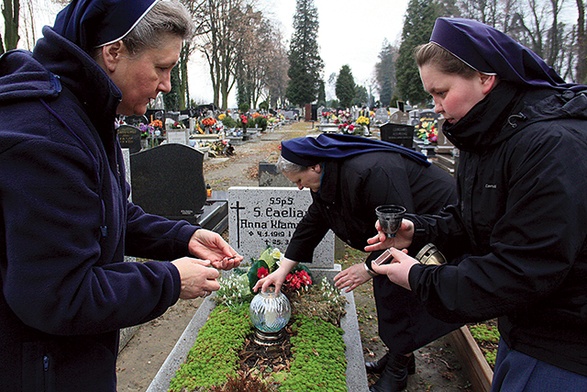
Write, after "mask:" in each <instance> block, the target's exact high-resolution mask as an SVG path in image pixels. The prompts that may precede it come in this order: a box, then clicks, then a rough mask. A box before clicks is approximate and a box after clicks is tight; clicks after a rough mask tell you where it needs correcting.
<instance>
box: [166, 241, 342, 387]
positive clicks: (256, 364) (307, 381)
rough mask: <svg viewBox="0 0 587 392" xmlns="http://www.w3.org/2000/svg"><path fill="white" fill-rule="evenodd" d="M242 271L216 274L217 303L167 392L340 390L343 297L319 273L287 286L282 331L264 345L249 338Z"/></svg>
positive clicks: (246, 284)
mask: <svg viewBox="0 0 587 392" xmlns="http://www.w3.org/2000/svg"><path fill="white" fill-rule="evenodd" d="M267 252H268V253H267ZM264 254H265V255H267V254H271V250H269V251H266V252H264V253H263V254H262V255H264ZM265 261H266V260H265ZM253 264H254V263H253ZM269 264H271V263H269ZM248 272H250V271H246V270H245V271H243V270H239V271H236V272H235V273H232V274H230V275H229V276H227V277H223V278H221V279H220V284H221V288H220V290H218V292H217V293H216V297H215V301H216V303H217V306H216V307H215V308H214V310H213V311H212V313H211V314H210V317H209V319H208V321H207V322H206V323H205V324H204V325H203V326H202V328H201V329H200V331H199V333H198V337H197V339H196V342H195V343H194V346H193V347H192V348H191V350H190V352H189V354H188V357H187V360H186V361H185V363H184V364H182V365H181V366H180V368H179V369H178V371H177V372H176V374H175V376H174V378H173V379H172V380H171V383H170V387H169V391H170V392H201V391H212V392H236V391H239V392H243V391H244V392H246V391H255V392H265V391H267V392H277V391H280V392H298V391H299V392H301V391H304V392H305V391H341V392H343V391H346V367H347V362H346V357H345V344H344V341H343V339H342V335H343V330H342V329H341V328H340V319H341V318H342V317H343V316H344V314H345V310H344V308H345V305H346V299H345V298H344V296H343V295H342V294H341V293H340V291H339V290H338V289H336V288H335V287H334V286H333V285H332V284H331V283H330V282H328V280H327V279H323V280H322V281H321V282H320V283H318V284H311V285H302V286H300V287H297V288H294V286H290V287H287V288H286V290H284V292H285V293H286V295H287V296H288V298H289V300H290V302H291V305H292V317H291V319H290V323H289V324H288V326H287V327H286V331H287V335H288V336H287V338H286V341H285V342H284V343H282V344H281V345H278V346H272V347H270V348H264V347H261V346H258V345H256V344H254V343H252V338H251V337H252V334H253V333H254V332H253V327H252V324H251V322H250V319H249V313H248V312H249V305H250V301H251V299H252V297H253V294H252V293H251V291H250V282H249V278H250V276H251V274H250V273H248ZM284 287H285V286H284ZM255 356H257V357H258V358H254V357H255ZM268 357H273V359H271V360H270V359H269V358H268ZM251 364H253V365H251Z"/></svg>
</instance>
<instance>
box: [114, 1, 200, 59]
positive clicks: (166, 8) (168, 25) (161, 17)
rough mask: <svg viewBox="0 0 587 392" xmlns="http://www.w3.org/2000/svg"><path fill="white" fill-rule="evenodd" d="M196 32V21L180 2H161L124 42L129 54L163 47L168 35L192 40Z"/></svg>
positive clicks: (158, 2)
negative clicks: (162, 44)
mask: <svg viewBox="0 0 587 392" xmlns="http://www.w3.org/2000/svg"><path fill="white" fill-rule="evenodd" d="M194 31H195V25H194V21H193V20H192V16H191V15H190V13H189V11H188V10H187V8H186V7H185V6H184V5H183V4H181V3H180V2H179V1H178V0H160V1H157V3H156V4H155V5H154V6H153V8H151V10H150V11H149V12H148V13H147V14H146V15H145V17H144V18H143V19H141V20H140V21H139V23H137V25H136V26H135V28H134V29H132V30H131V32H130V33H128V35H127V36H126V37H124V38H123V39H122V42H123V43H124V45H125V46H126V48H127V49H128V51H129V53H131V54H137V53H139V52H141V51H142V50H143V49H153V48H157V47H160V46H161V43H162V40H163V39H164V38H165V35H166V34H171V35H174V36H177V37H181V38H182V39H183V40H184V41H187V40H190V39H191V38H192V37H193V35H194Z"/></svg>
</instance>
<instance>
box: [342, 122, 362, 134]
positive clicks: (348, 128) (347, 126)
mask: <svg viewBox="0 0 587 392" xmlns="http://www.w3.org/2000/svg"><path fill="white" fill-rule="evenodd" d="M338 130H339V131H340V132H342V133H344V134H346V135H354V134H356V133H357V130H358V127H355V125H354V124H353V123H351V122H348V121H345V122H343V123H340V124H338Z"/></svg>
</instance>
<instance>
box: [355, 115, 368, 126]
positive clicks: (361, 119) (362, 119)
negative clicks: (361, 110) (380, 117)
mask: <svg viewBox="0 0 587 392" xmlns="http://www.w3.org/2000/svg"><path fill="white" fill-rule="evenodd" d="M370 122H371V120H369V117H366V116H359V118H357V121H356V123H357V124H358V125H369V123H370Z"/></svg>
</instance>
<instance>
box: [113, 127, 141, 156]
mask: <svg viewBox="0 0 587 392" xmlns="http://www.w3.org/2000/svg"><path fill="white" fill-rule="evenodd" d="M117 133H118V141H119V143H120V147H121V148H127V149H128V150H129V152H130V153H131V154H134V153H135V152H139V151H141V130H140V129H139V128H137V127H133V126H132V125H121V126H120V127H118V130H117Z"/></svg>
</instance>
